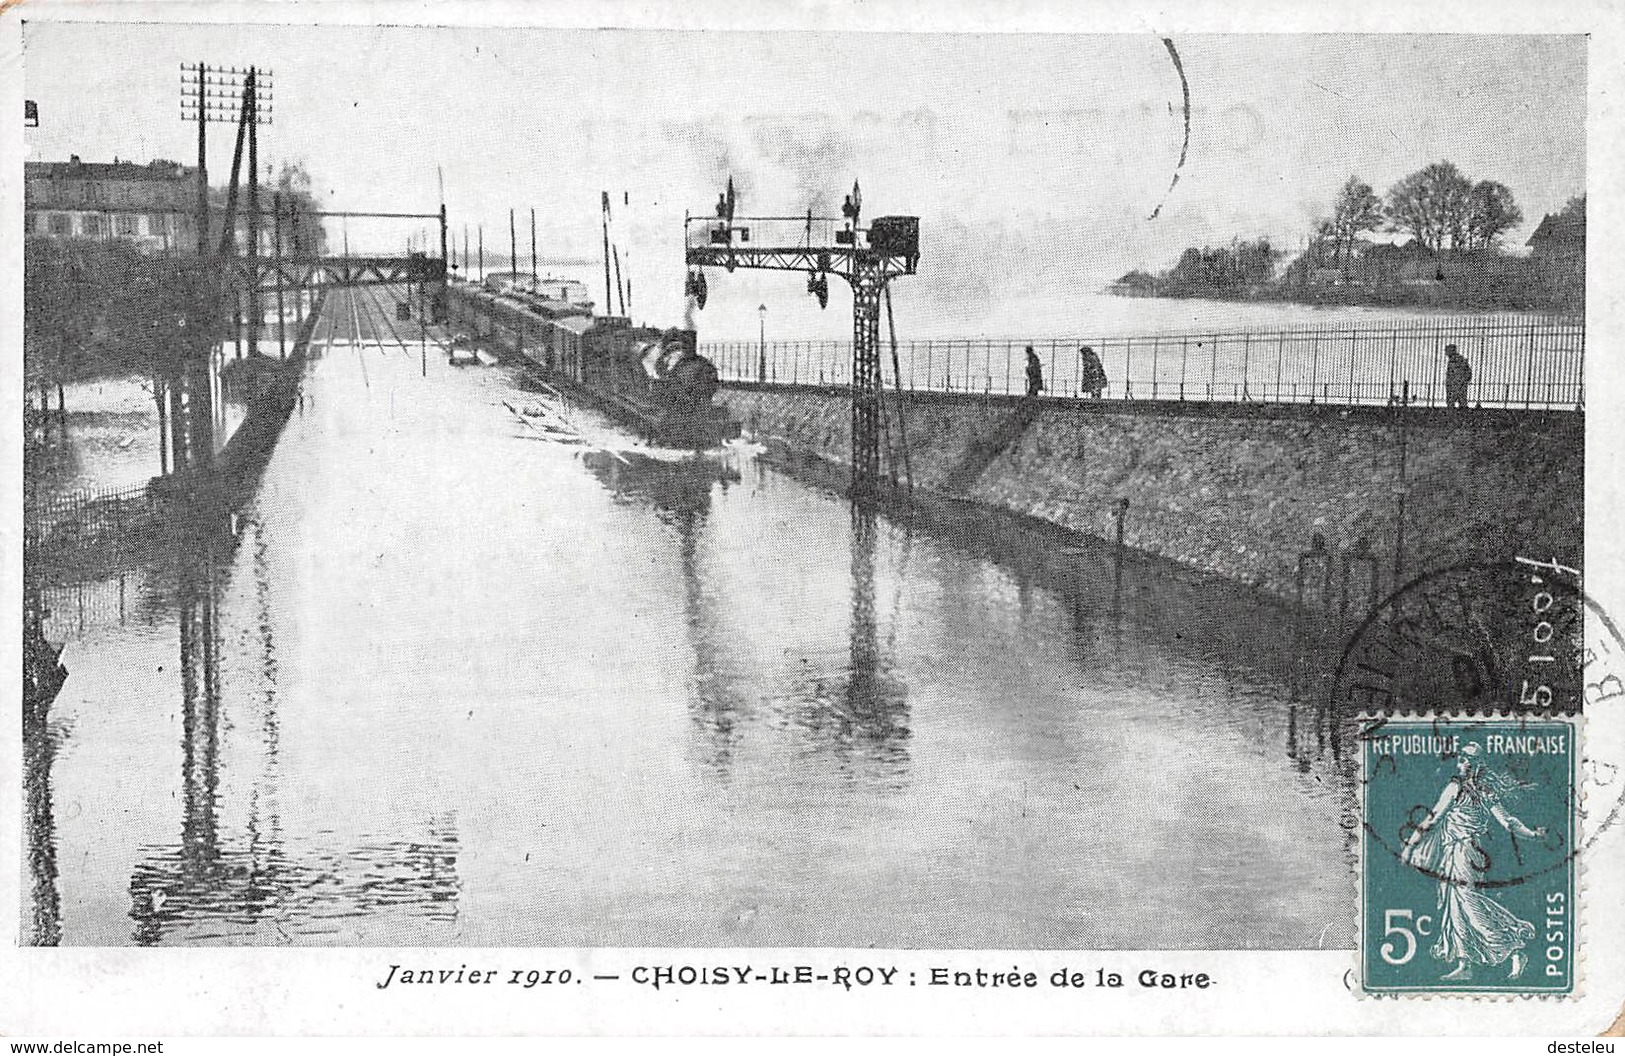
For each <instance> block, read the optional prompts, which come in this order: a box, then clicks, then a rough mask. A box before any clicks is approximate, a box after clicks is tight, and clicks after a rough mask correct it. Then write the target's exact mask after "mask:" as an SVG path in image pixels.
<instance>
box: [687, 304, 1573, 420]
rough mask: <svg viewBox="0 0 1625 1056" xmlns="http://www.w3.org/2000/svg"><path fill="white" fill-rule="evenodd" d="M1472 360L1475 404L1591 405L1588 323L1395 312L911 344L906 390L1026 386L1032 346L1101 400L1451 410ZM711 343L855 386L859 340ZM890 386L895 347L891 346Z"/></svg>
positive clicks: (792, 378) (1047, 367) (731, 366)
mask: <svg viewBox="0 0 1625 1056" xmlns="http://www.w3.org/2000/svg"><path fill="white" fill-rule="evenodd" d="M1447 344H1454V345H1456V346H1457V348H1458V349H1459V350H1460V352H1461V353H1462V354H1463V355H1464V356H1466V357H1467V360H1468V363H1469V365H1470V366H1471V367H1472V382H1471V384H1470V385H1469V387H1468V394H1467V399H1468V402H1469V403H1470V404H1473V405H1477V406H1484V407H1503V408H1530V409H1543V410H1579V409H1582V408H1583V407H1584V405H1585V383H1584V376H1583V363H1584V359H1585V326H1584V324H1583V322H1582V321H1581V320H1578V319H1573V318H1566V317H1551V316H1495V317H1492V318H1488V319H1486V318H1483V317H1477V318H1474V317H1468V318H1444V319H1428V320H1390V321H1384V322H1370V323H1361V324H1357V325H1353V326H1348V325H1344V326H1314V327H1309V326H1305V327H1288V328H1281V329H1275V330H1259V331H1245V330H1235V331H1218V330H1215V331H1203V330H1189V331H1182V332H1175V333H1162V334H1137V335H1121V336H1107V337H1088V336H1084V337H1070V338H1041V339H1030V340H1024V339H1020V338H1011V339H1003V338H971V339H953V340H926V341H918V340H914V341H900V342H898V345H897V356H898V360H899V363H898V366H899V368H900V372H901V375H902V386H903V388H905V389H910V390H916V391H919V390H925V391H937V392H970V393H980V394H1005V395H1010V394H1021V393H1025V392H1026V391H1027V377H1026V353H1025V350H1026V347H1027V346H1028V345H1031V346H1032V347H1033V351H1034V352H1036V353H1037V354H1038V357H1039V361H1040V363H1041V364H1042V367H1043V380H1044V388H1045V394H1046V395H1049V396H1061V397H1071V398H1087V396H1088V394H1087V393H1085V392H1084V390H1083V387H1082V380H1083V371H1082V369H1081V368H1082V359H1081V356H1080V352H1079V350H1080V349H1081V348H1082V347H1084V346H1088V347H1090V348H1092V349H1093V350H1094V352H1095V354H1096V356H1098V357H1099V359H1100V361H1101V364H1102V366H1103V367H1104V368H1105V371H1106V378H1107V384H1106V388H1105V390H1104V392H1103V393H1102V397H1103V398H1106V399H1123V400H1197V401H1219V402H1227V403H1245V402H1261V403H1331V404H1378V405H1385V404H1390V403H1395V402H1398V401H1400V400H1401V399H1408V400H1409V403H1410V404H1411V405H1419V406H1443V405H1444V402H1445V356H1444V347H1445V345H1447ZM701 352H702V353H703V354H704V355H706V356H707V357H709V358H710V359H711V360H712V361H713V362H715V363H716V365H717V369H718V371H719V373H720V374H721V376H722V378H723V380H726V381H766V382H774V383H778V384H791V385H846V384H850V382H851V378H852V342H850V341H768V342H765V343H763V342H758V341H739V342H720V343H707V344H705V345H703V346H702V347H701ZM882 359H883V360H885V361H886V362H885V363H884V370H883V373H884V375H885V377H886V385H887V388H891V387H892V385H893V380H892V373H893V372H892V369H891V364H890V362H889V360H890V355H889V353H887V352H884V351H883V354H882Z"/></svg>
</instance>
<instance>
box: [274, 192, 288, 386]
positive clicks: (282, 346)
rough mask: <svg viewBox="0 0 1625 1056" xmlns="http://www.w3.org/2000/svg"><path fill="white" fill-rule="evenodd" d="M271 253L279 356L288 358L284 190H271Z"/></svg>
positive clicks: (279, 357)
mask: <svg viewBox="0 0 1625 1056" xmlns="http://www.w3.org/2000/svg"><path fill="white" fill-rule="evenodd" d="M271 254H272V257H273V259H274V260H275V261H276V347H277V358H278V359H287V358H288V325H287V321H286V320H285V319H283V317H282V192H281V191H272V192H271Z"/></svg>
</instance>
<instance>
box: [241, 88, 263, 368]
mask: <svg viewBox="0 0 1625 1056" xmlns="http://www.w3.org/2000/svg"><path fill="white" fill-rule="evenodd" d="M246 83H247V87H246V88H245V89H244V92H245V95H244V99H243V108H244V111H245V113H246V114H247V120H248V354H249V355H250V356H255V355H258V354H259V350H260V326H261V324H263V323H264V322H265V312H264V310H263V308H262V306H261V304H260V268H259V263H260V155H259V139H260V137H259V134H258V133H259V114H258V107H257V102H258V101H257V100H256V99H255V87H254V67H252V66H250V67H249V68H248V80H247V82H246Z"/></svg>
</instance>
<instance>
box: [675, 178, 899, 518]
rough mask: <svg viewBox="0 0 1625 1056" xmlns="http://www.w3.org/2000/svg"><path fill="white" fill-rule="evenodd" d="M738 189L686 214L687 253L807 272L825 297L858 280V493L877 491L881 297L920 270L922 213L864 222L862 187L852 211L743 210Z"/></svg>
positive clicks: (702, 259) (722, 263) (694, 264)
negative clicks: (708, 212) (705, 212)
mask: <svg viewBox="0 0 1625 1056" xmlns="http://www.w3.org/2000/svg"><path fill="white" fill-rule="evenodd" d="M731 190H732V188H731V186H730V194H728V195H724V196H723V198H722V200H721V201H719V203H718V209H717V214H718V215H716V216H711V217H687V218H685V219H684V222H683V229H684V247H685V253H684V257H685V260H686V262H687V264H688V266H689V267H691V268H707V267H720V268H724V269H726V270H728V271H733V270H734V269H735V268H763V269H768V270H773V271H800V272H806V273H807V274H808V276H809V278H808V284H807V288H808V291H809V292H811V293H814V294H815V295H817V296H818V298H819V303H820V304H822V303H823V302H824V301H825V300H826V299H827V297H828V284H827V277H828V276H829V275H832V274H833V275H837V276H839V277H840V278H843V279H845V280H846V281H847V284H848V285H850V286H851V287H852V497H853V498H854V499H857V500H868V499H872V498H873V497H874V495H875V490H876V486H877V484H878V483H879V481H880V479H881V478H880V447H881V432H882V428H883V421H884V418H883V411H882V403H881V400H882V397H883V394H884V389H883V387H882V384H881V375H880V301H881V297H882V295H883V294H884V293H885V291H886V285H887V283H889V282H890V281H891V280H892V279H894V278H897V277H898V276H902V275H913V274H914V273H915V269H916V268H917V267H918V265H919V261H920V253H919V244H920V222H919V218H918V217H913V216H882V217H876V218H875V219H874V220H872V221H871V222H870V223H869V226H868V227H863V226H861V225H860V223H859V215H858V207H857V206H856V205H855V204H854V203H855V200H857V195H856V194H854V195H853V196H852V197H851V198H848V199H847V207H846V209H845V210H843V211H845V212H847V214H848V215H847V216H845V217H844V218H836V217H818V216H814V215H812V211H811V210H808V212H807V214H806V215H805V216H756V217H745V216H735V215H733V208H732V194H731ZM855 190H856V188H854V191H855ZM691 282H692V280H691ZM700 285H701V286H702V287H703V273H702V278H701V281H700Z"/></svg>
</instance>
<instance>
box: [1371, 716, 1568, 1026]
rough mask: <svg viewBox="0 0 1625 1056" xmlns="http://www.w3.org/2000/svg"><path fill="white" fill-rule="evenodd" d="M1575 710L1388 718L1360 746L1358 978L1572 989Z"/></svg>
mask: <svg viewBox="0 0 1625 1056" xmlns="http://www.w3.org/2000/svg"><path fill="white" fill-rule="evenodd" d="M1579 740H1580V720H1579V719H1577V718H1570V717H1555V718H1550V719H1529V718H1524V717H1519V716H1490V717H1476V716H1475V717H1472V718H1468V719H1460V718H1450V717H1429V718H1425V719H1404V720H1390V721H1387V722H1384V723H1382V724H1381V726H1380V728H1377V729H1375V730H1374V731H1373V733H1372V735H1371V736H1369V737H1367V738H1366V739H1365V741H1364V744H1363V746H1362V750H1361V754H1360V767H1361V779H1362V780H1361V785H1362V788H1363V797H1362V802H1361V834H1360V862H1361V865H1360V900H1361V902H1360V912H1361V929H1360V945H1359V950H1358V956H1359V959H1360V974H1359V978H1360V986H1361V988H1362V989H1363V990H1364V991H1365V992H1366V993H1370V994H1484V995H1496V994H1527V995H1566V994H1573V993H1574V992H1575V975H1576V964H1575V950H1576V949H1577V948H1578V947H1577V945H1576V931H1577V926H1578V916H1577V906H1576V897H1577V891H1576V875H1575V871H1576V863H1577V861H1578V856H1577V854H1576V850H1575V848H1576V839H1577V834H1578V832H1579V802H1578V801H1579V795H1578V790H1579V787H1580V786H1579V775H1580V764H1579V760H1580V745H1579Z"/></svg>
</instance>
